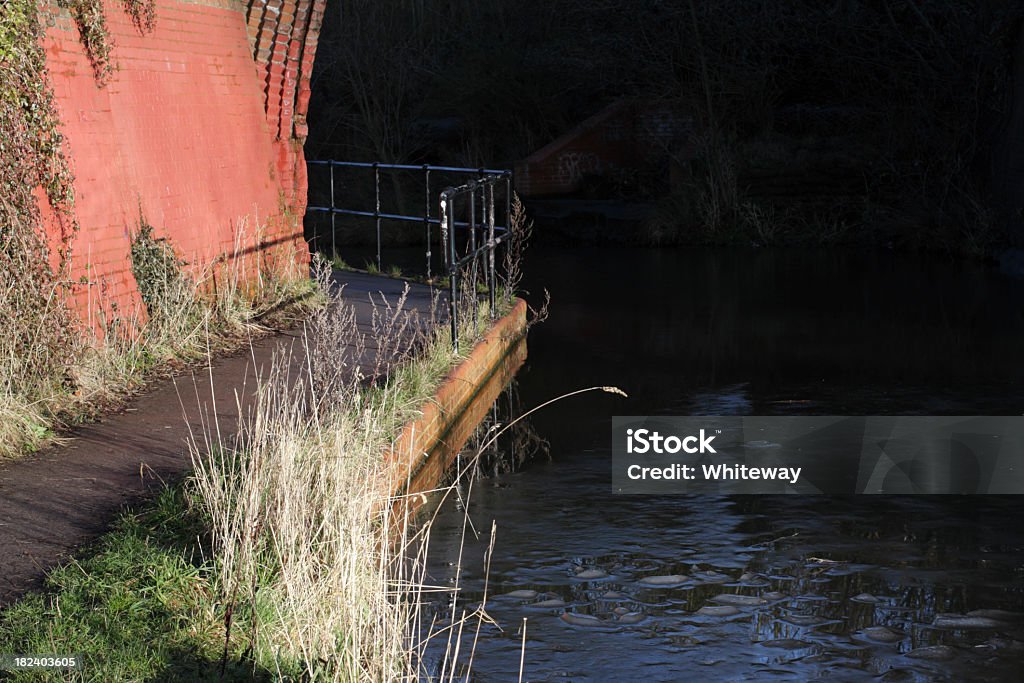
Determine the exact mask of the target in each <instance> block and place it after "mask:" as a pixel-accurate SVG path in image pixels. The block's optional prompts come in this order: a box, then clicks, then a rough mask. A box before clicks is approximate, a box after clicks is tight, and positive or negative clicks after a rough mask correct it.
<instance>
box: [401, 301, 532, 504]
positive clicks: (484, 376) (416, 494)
mask: <svg viewBox="0 0 1024 683" xmlns="http://www.w3.org/2000/svg"><path fill="white" fill-rule="evenodd" d="M525 360H526V302H525V301H523V300H522V299H516V301H515V303H514V304H513V306H512V310H511V311H509V313H508V314H506V315H505V316H504V317H502V318H499V319H498V320H496V321H495V322H494V323H492V325H491V327H490V329H489V330H488V331H487V333H486V334H485V335H484V337H483V339H481V340H480V341H479V342H477V344H476V346H474V347H473V350H472V351H471V352H470V354H469V356H468V357H467V358H466V359H465V360H464V361H462V363H460V364H459V365H458V366H456V367H455V368H454V369H453V370H452V371H451V372H450V373H449V374H448V377H447V378H445V380H444V382H442V383H441V386H440V387H439V388H438V389H437V392H435V394H434V396H433V398H431V399H430V400H429V401H427V403H426V404H425V405H424V406H423V408H422V414H421V415H420V417H419V418H418V419H416V420H413V421H412V422H409V423H407V424H406V425H405V427H404V428H403V429H402V433H401V434H400V435H399V437H398V439H396V440H395V443H394V445H393V446H392V447H391V449H390V450H389V451H388V452H387V453H386V454H385V462H386V471H387V476H388V477H389V480H390V481H391V482H393V484H392V494H393V496H394V497H395V510H394V512H396V513H399V514H396V515H395V519H394V521H396V522H400V520H403V519H405V517H406V515H407V514H409V513H413V512H415V511H416V510H418V509H419V507H420V506H421V505H422V504H423V503H424V502H425V501H426V498H425V495H423V494H426V493H427V492H430V491H433V490H435V489H437V488H438V486H440V485H441V483H442V482H443V481H444V479H445V475H446V473H447V472H448V469H449V468H450V467H451V464H452V462H453V461H454V460H455V457H456V456H457V455H458V454H459V451H460V450H461V449H462V447H463V446H465V444H466V441H467V440H468V439H469V437H470V436H471V435H472V434H473V432H474V430H476V428H477V426H479V424H480V423H481V422H482V421H483V418H484V416H485V415H486V414H487V412H488V410H490V408H491V405H492V404H493V403H494V401H495V399H496V398H497V397H498V395H499V394H500V393H501V391H502V390H503V389H504V388H505V387H506V386H507V385H508V383H509V382H510V381H511V380H512V378H513V377H514V376H515V374H516V372H517V371H518V370H519V368H520V367H521V366H522V365H523V362H524V361H525ZM402 508H404V510H403V509H402Z"/></svg>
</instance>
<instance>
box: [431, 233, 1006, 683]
mask: <svg viewBox="0 0 1024 683" xmlns="http://www.w3.org/2000/svg"><path fill="white" fill-rule="evenodd" d="M524 286H525V287H526V288H527V289H528V290H529V291H530V293H531V299H533V300H534V301H536V300H537V299H539V298H540V297H539V295H540V293H541V291H542V289H543V288H544V287H546V288H547V289H549V290H550V291H551V295H552V306H551V316H550V319H549V320H548V321H547V322H545V323H544V324H543V325H540V326H538V327H536V328H534V329H533V330H532V331H531V333H530V339H529V354H530V357H529V360H528V361H527V365H526V366H525V367H524V368H523V370H522V371H521V372H520V376H519V380H518V390H519V394H520V400H521V405H522V407H523V408H524V409H526V408H529V407H532V406H534V405H536V404H539V403H541V402H543V401H544V400H547V399H549V398H551V397H553V396H556V395H558V394H561V393H565V392H568V391H572V390H574V389H578V388H581V387H586V386H592V385H598V384H612V385H616V386H619V387H621V388H622V389H624V390H625V391H627V392H628V393H629V398H628V399H623V398H620V397H617V396H613V395H608V394H591V395H586V396H582V397H577V398H572V399H568V400H566V401H564V402H561V403H558V404H555V405H553V406H551V407H549V408H547V409H545V410H544V411H543V412H541V413H538V414H536V416H535V417H534V418H533V419H532V425H533V427H534V428H535V430H536V431H537V433H539V435H540V436H542V437H543V438H545V439H547V440H548V441H549V443H550V459H548V458H547V457H544V456H542V457H540V458H539V459H536V460H534V461H532V462H530V463H528V464H527V465H526V466H525V467H524V468H523V469H521V470H520V471H518V472H516V473H514V474H506V475H502V476H498V477H491V478H487V479H482V480H479V481H478V482H477V483H476V485H475V486H474V487H473V488H472V491H471V493H470V494H469V495H470V498H469V505H468V510H469V517H470V519H471V520H472V524H473V527H475V529H476V530H477V531H478V532H479V536H480V537H479V539H476V538H474V536H473V534H472V532H467V535H466V542H465V548H464V550H463V552H462V556H461V564H462V575H461V585H462V592H461V595H460V602H459V603H458V610H459V611H460V612H461V610H462V609H463V608H465V609H470V610H471V609H472V607H473V606H474V605H476V604H478V603H479V602H480V600H481V598H482V595H483V587H484V579H485V573H484V553H485V551H486V548H487V544H488V540H489V530H490V528H491V523H492V520H493V521H494V522H495V523H496V525H497V543H496V547H495V550H494V554H493V558H492V560H491V567H490V579H489V580H490V595H491V596H493V597H491V598H489V599H488V602H487V605H486V609H487V612H488V614H489V615H490V616H491V617H492V618H493V619H494V620H495V621H496V622H497V625H498V626H494V625H490V624H486V623H485V624H484V625H483V626H482V627H481V629H480V635H479V639H478V641H477V644H476V651H475V656H474V659H473V665H472V669H473V674H472V680H477V681H506V680H516V679H517V677H518V675H519V666H520V665H519V662H520V652H521V642H522V625H523V619H524V618H526V620H527V621H526V634H527V637H526V652H525V666H524V671H525V674H524V680H532V681H541V680H557V681H564V680H590V681H633V680H665V681H675V680H687V679H689V680H693V681H714V680H726V681H733V680H769V681H805V680H811V679H820V680H829V681H860V680H882V681H964V680H971V681H985V680H994V681H1003V680H1006V681H1017V680H1024V496H1021V497H962V496H946V497H937V496H936V497H923V496H920V497H911V496H904V497H888V496H887V497H880V496H872V497H869V496H863V497H850V498H834V497H824V496H788V497H786V496H731V497H730V496H719V497H715V496H694V495H690V496H686V495H679V496H671V497H653V496H635V497H627V496H615V495H612V494H611V454H610V440H611V439H610V434H611V426H610V425H611V422H610V418H611V416H612V415H616V414H619V415H630V414H632V415H642V414H659V413H660V414H679V415H692V414H709V415H745V414H749V415H779V414H807V415H814V414H821V415H879V414H908V415H909V414H925V415H927V414H933V415H939V414H948V415H971V414H983V415H1019V414H1021V413H1024V286H1022V285H1021V283H1019V282H1014V281H1010V280H1006V279H1003V278H1001V277H999V276H998V275H995V274H993V273H990V272H989V271H986V270H985V269H983V268H980V267H975V266H965V265H963V264H956V263H951V262H947V261H945V260H942V259H923V258H915V257H909V256H899V255H893V254H889V253H877V252H872V253H850V252H836V251H816V250H786V251H781V250H780V251H773V250H713V249H686V250H675V249H664V250H655V249H620V250H611V249H564V250H562V249H559V250H555V249H550V248H549V249H534V250H533V252H532V253H530V254H529V256H528V263H527V279H526V281H525V282H524ZM464 515H465V511H464V509H463V507H462V506H461V505H458V504H455V503H452V502H449V503H446V504H445V505H443V506H442V508H441V510H440V513H439V516H438V519H437V521H436V523H435V526H434V529H433V532H432V544H431V561H430V574H431V580H432V581H434V582H437V583H440V584H446V585H450V583H451V581H452V580H453V574H454V566H455V565H456V564H457V563H458V561H459V557H460V550H459V549H460V543H461V541H462V538H463V518H464ZM652 577H673V578H652ZM645 578H646V581H645V580H644V579H645ZM652 584H653V585H652ZM512 591H535V592H536V596H534V595H533V594H532V593H519V594H516V596H511V597H510V596H507V595H503V594H508V593H510V592H512ZM723 596H725V597H723ZM737 596H740V597H737ZM556 599H557V600H562V601H564V603H565V605H564V606H559V605H557V604H556V603H550V602H548V603H547V604H543V603H544V601H550V600H556ZM736 603H739V604H736ZM436 607H437V617H438V619H439V622H440V623H442V624H443V623H444V619H446V618H447V615H448V612H449V606H448V605H444V604H438V605H437V606H436ZM708 608H713V609H708ZM976 610H1000V611H998V612H990V611H984V612H977V611H976ZM970 612H974V613H973V614H971V615H968V613H970ZM948 615H955V616H948ZM964 615H967V616H968V618H966V619H965V618H964ZM595 617H596V620H595V619H594V618H595ZM499 627H500V628H499ZM474 628H475V623H474V625H473V628H467V630H466V631H467V633H468V635H465V636H464V639H463V645H462V651H461V655H460V660H462V661H463V662H465V661H466V660H467V659H468V655H467V653H468V651H469V650H470V649H471V648H472V641H473V631H474ZM443 645H444V644H443V643H442V644H440V645H439V648H440V650H441V651H442V652H443ZM921 648H927V649H921ZM915 650H916V651H915Z"/></svg>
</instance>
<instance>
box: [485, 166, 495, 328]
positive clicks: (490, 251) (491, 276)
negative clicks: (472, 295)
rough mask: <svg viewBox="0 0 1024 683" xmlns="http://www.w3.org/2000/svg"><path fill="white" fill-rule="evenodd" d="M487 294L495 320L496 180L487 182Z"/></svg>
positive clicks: (492, 316)
mask: <svg viewBox="0 0 1024 683" xmlns="http://www.w3.org/2000/svg"><path fill="white" fill-rule="evenodd" d="M487 243H488V246H487V261H488V263H487V294H488V297H489V298H490V301H489V302H488V303H489V308H490V312H491V320H494V305H495V303H496V295H495V289H497V280H496V275H495V272H494V249H495V247H496V245H495V244H494V182H493V181H492V182H490V183H487Z"/></svg>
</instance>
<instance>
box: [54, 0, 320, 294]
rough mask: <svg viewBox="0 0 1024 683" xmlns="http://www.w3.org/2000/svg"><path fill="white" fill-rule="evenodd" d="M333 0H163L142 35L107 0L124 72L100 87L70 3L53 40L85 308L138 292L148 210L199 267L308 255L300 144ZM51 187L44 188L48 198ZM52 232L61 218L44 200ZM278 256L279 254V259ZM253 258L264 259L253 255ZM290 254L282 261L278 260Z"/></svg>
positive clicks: (77, 273) (59, 14)
mask: <svg viewBox="0 0 1024 683" xmlns="http://www.w3.org/2000/svg"><path fill="white" fill-rule="evenodd" d="M323 4H324V0H251V2H250V3H249V4H248V5H247V4H246V3H245V2H240V1H235V0H202V1H191V2H189V1H183V0H156V25H155V28H154V30H153V31H152V32H150V33H147V34H142V33H140V31H139V30H138V29H137V28H136V27H135V26H134V25H133V24H132V22H131V19H130V17H129V15H128V14H127V13H126V12H125V11H124V9H123V6H122V3H120V2H118V1H117V0H105V2H104V10H105V15H106V19H107V23H108V28H109V32H110V35H111V38H112V41H113V44H114V45H113V60H114V63H115V71H114V73H113V75H112V76H111V78H110V80H109V82H108V84H107V85H106V86H104V87H100V86H99V85H98V84H97V83H96V80H95V78H94V76H93V71H92V68H91V66H90V63H89V59H88V57H87V55H86V53H85V51H84V49H83V47H82V43H81V41H80V39H79V35H78V29H77V27H76V26H75V25H74V22H73V21H72V19H71V17H70V16H69V15H68V13H67V12H66V11H65V10H61V9H59V8H57V7H56V5H55V4H54V3H52V2H50V3H49V4H44V6H43V11H44V12H45V13H46V16H47V19H48V29H47V33H46V38H45V48H46V53H47V61H48V67H49V72H50V79H51V81H52V83H53V88H54V94H55V97H56V103H57V108H58V111H59V115H60V118H61V121H62V123H63V131H64V134H65V136H66V139H67V152H68V153H69V156H70V163H71V167H72V171H73V172H74V174H75V193H76V205H75V213H76V216H77V219H78V222H79V225H80V232H79V233H78V235H77V236H76V237H75V238H74V242H73V244H72V250H73V251H72V253H73V258H72V272H71V276H72V278H73V279H75V280H78V279H79V278H81V277H82V276H87V278H88V280H89V281H90V282H91V285H81V286H77V287H76V294H75V297H76V304H77V305H78V307H79V309H80V310H81V311H82V312H83V313H86V312H87V309H91V308H92V307H95V306H96V302H97V297H98V292H99V291H100V290H102V292H103V295H102V298H103V299H105V300H107V301H109V302H113V303H117V304H119V305H125V304H130V303H131V302H132V301H134V300H136V297H137V291H136V286H135V280H134V277H133V276H132V274H131V268H130V261H129V248H130V238H131V234H132V233H133V232H134V231H135V230H136V229H137V226H138V224H139V219H140V214H141V216H143V217H144V218H145V220H146V221H147V222H149V223H150V224H151V225H153V226H154V229H155V232H156V234H157V236H159V237H167V238H169V239H170V240H171V242H172V243H173V244H174V246H175V248H176V249H177V250H178V252H179V255H180V256H181V257H182V258H184V259H185V260H187V261H188V262H189V263H191V264H194V265H195V266H196V267H197V268H198V267H202V266H203V265H204V264H208V263H210V262H211V261H212V260H214V259H216V258H218V257H220V256H222V255H224V254H228V255H230V254H232V253H233V252H234V251H235V250H236V248H238V247H241V248H242V249H246V250H250V251H255V252H257V253H260V254H267V255H268V259H264V260H263V262H264V265H266V264H267V263H268V262H271V263H272V262H274V261H273V259H280V258H282V257H283V258H289V259H300V260H301V259H305V258H308V250H307V249H306V246H305V244H304V243H303V240H302V225H301V217H302V215H303V213H304V212H305V203H306V176H305V161H304V157H303V151H302V143H303V141H304V140H305V135H306V128H305V111H306V103H307V102H308V99H309V74H310V70H311V68H312V63H313V58H314V56H315V52H316V42H317V34H318V32H319V27H320V19H321V18H322V16H323ZM40 194H41V193H40ZM43 210H44V217H45V222H46V225H47V229H48V232H49V234H50V235H51V241H52V242H57V241H58V240H59V236H60V234H61V226H60V225H59V222H58V220H57V219H56V218H55V216H54V215H53V213H52V212H51V211H49V209H48V207H45V206H44V207H43ZM270 256H272V258H269V257H270ZM253 262H255V260H253ZM276 262H280V261H276Z"/></svg>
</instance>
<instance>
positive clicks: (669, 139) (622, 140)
mask: <svg viewBox="0 0 1024 683" xmlns="http://www.w3.org/2000/svg"><path fill="white" fill-rule="evenodd" d="M693 126H694V124H693V121H692V119H688V118H684V117H682V116H680V114H679V113H678V112H677V111H676V110H675V109H674V108H673V107H672V106H671V105H668V104H661V103H652V102H628V101H621V102H617V103H615V104H612V105H610V106H608V107H606V108H605V109H603V110H601V111H600V112H598V113H597V114H595V115H594V116H592V117H590V118H589V119H587V120H586V121H584V122H583V123H581V124H580V125H578V126H577V127H576V128H574V129H573V130H571V131H569V132H568V133H566V134H565V135H562V136H561V137H559V138H557V139H556V140H554V141H553V142H551V143H550V144H548V145H545V146H544V147H542V148H541V149H539V150H537V151H536V152H534V153H533V154H531V155H530V156H529V157H527V158H526V159H524V160H523V161H520V162H519V163H517V164H516V166H515V182H516V192H518V193H519V194H520V195H521V196H523V197H542V196H548V195H566V194H572V193H573V192H576V191H578V190H580V189H581V188H582V187H583V185H584V183H585V182H586V180H587V178H589V177H607V176H610V175H612V174H614V173H616V172H620V171H625V170H629V169H636V168H640V167H643V166H648V165H651V164H654V163H657V162H658V161H659V160H663V159H667V158H669V157H670V156H671V157H672V158H674V159H675V161H676V163H679V162H680V161H683V160H687V159H689V158H690V157H692V155H693V150H692V147H693V140H692V138H693Z"/></svg>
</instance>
